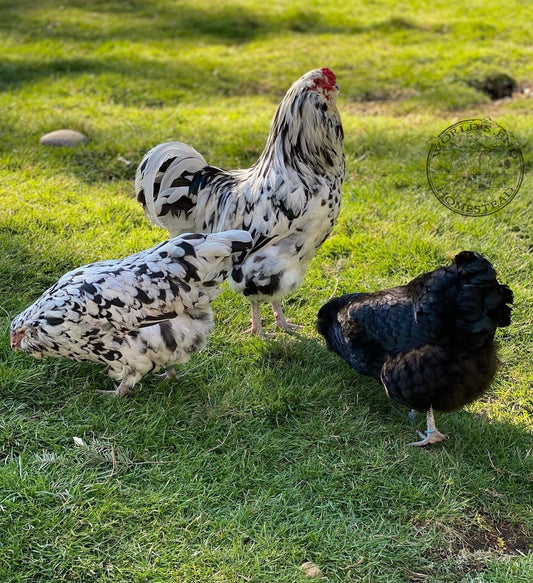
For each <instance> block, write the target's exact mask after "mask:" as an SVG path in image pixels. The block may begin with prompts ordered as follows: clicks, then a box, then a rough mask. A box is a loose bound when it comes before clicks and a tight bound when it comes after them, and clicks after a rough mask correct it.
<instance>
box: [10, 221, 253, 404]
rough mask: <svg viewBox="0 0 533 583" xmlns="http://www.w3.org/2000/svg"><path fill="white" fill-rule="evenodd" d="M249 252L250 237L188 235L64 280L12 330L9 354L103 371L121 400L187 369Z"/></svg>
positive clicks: (241, 233)
mask: <svg viewBox="0 0 533 583" xmlns="http://www.w3.org/2000/svg"><path fill="white" fill-rule="evenodd" d="M250 247H251V237H250V235H249V234H248V233H246V232H245V231H227V232H222V233H216V234H210V235H206V234H184V235H182V236H180V237H176V238H174V239H169V240H168V241H165V242H163V243H160V244H159V245H156V246H155V247H152V248H151V249H147V250H145V251H141V252H140V253H136V254H135V255H130V256H129V257H126V258H125V259H119V260H109V261H99V262H96V263H91V264H89V265H84V266H83V267H79V268H77V269H74V270H72V271H70V272H68V273H67V274H65V275H64V276H63V277H61V279H60V280H59V281H58V282H57V283H56V284H55V285H53V286H52V287H51V288H50V289H48V290H47V291H45V292H44V293H43V294H42V296H41V297H40V298H39V299H38V300H37V301H36V302H35V303H34V304H32V305H31V306H30V307H29V308H27V309H26V310H24V311H23V312H22V313H20V314H19V315H18V316H17V317H16V318H15V319H14V320H13V322H12V323H11V331H10V333H11V348H12V349H13V350H23V351H25V352H28V353H29V354H31V355H33V356H35V357H37V358H40V357H42V356H59V357H67V358H71V359H73V360H76V361H83V360H89V361H96V362H101V363H103V364H106V365H107V367H108V374H109V376H110V377H112V378H113V379H115V380H117V381H120V384H119V385H118V386H117V387H116V390H114V391H102V392H106V393H110V394H113V395H117V396H122V395H125V394H127V393H129V392H130V391H131V389H132V388H133V386H134V385H135V384H136V383H137V382H138V381H139V380H140V379H141V378H142V377H143V376H144V375H146V374H147V373H149V372H152V371H156V370H157V369H159V368H161V367H165V368H167V369H168V367H170V366H172V365H173V364H178V363H184V362H187V361H188V360H189V358H190V357H191V355H192V353H194V352H195V351H197V350H200V349H201V348H203V347H204V346H205V344H206V341H207V337H208V335H209V333H210V332H211V331H212V329H213V327H214V323H213V313H212V310H211V302H212V301H213V300H214V299H215V297H216V296H217V295H218V293H219V284H220V283H221V282H222V281H223V280H224V279H226V277H227V275H228V273H229V271H231V269H233V267H234V263H233V262H234V261H238V260H239V259H241V258H242V257H243V256H244V255H245V253H246V252H247V250H248V249H249V248H250Z"/></svg>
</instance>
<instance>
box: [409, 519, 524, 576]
mask: <svg viewBox="0 0 533 583" xmlns="http://www.w3.org/2000/svg"><path fill="white" fill-rule="evenodd" d="M415 528H416V529H417V531H418V533H419V534H420V535H422V536H424V535H425V534H427V530H428V529H430V528H431V529H433V528H435V529H436V530H438V531H441V532H442V535H443V538H444V539H445V541H446V542H447V543H448V544H447V545H445V546H446V547H447V548H442V547H440V548H439V549H435V550H434V551H433V550H431V551H429V553H428V554H427V555H426V558H427V559H428V564H426V565H424V567H422V568H418V569H413V570H412V571H408V572H406V578H407V580H408V581H411V582H413V583H420V582H428V581H436V580H439V581H440V580H442V579H443V577H445V580H446V581H447V582H448V583H454V582H455V581H464V577H465V575H475V574H478V573H481V572H483V571H484V570H485V569H486V568H487V564H488V563H489V562H490V561H494V560H496V561H499V560H502V561H505V560H507V559H509V558H511V557H514V556H524V555H527V554H528V553H530V552H532V550H533V535H532V534H531V533H530V532H528V531H527V529H526V527H525V526H523V525H520V524H512V523H510V522H508V521H506V520H502V519H500V518H496V517H492V516H490V515H489V514H488V513H485V512H482V513H479V514H477V515H476V516H475V517H474V518H472V517H469V516H465V523H464V524H459V523H458V522H457V521H456V522H449V523H443V524H438V525H435V524H431V523H429V522H425V523H424V524H422V523H418V524H415Z"/></svg>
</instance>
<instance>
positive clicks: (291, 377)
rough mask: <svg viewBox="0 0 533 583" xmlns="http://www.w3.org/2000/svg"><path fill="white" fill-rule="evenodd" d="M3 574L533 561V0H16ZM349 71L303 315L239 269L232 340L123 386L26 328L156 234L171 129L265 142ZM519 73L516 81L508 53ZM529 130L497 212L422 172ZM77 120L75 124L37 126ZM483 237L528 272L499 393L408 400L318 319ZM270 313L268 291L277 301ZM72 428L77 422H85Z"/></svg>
mask: <svg viewBox="0 0 533 583" xmlns="http://www.w3.org/2000/svg"><path fill="white" fill-rule="evenodd" d="M0 14H1V15H2V17H1V18H0V40H1V43H2V59H1V61H0V112H1V116H0V129H1V136H2V139H1V142H0V177H1V180H0V332H1V338H0V396H1V397H0V398H1V400H0V454H1V458H0V459H1V462H2V464H1V465H0V581H2V583H4V582H30V581H31V582H36V581H43V582H60V581H61V582H62V581H78V582H80V583H81V582H83V583H87V582H120V583H121V582H125V581H131V582H135V583H137V582H154V583H163V582H165V583H166V582H175V581H179V582H186V583H203V582H206V583H208V582H241V581H242V582H244V581H251V582H265V583H267V582H268V583H270V582H276V583H278V582H280V583H296V582H303V581H305V580H307V578H306V576H305V575H304V574H303V573H302V572H301V571H300V568H299V567H300V565H302V564H303V563H305V562H306V561H311V562H313V563H314V564H316V565H317V566H318V567H319V568H320V569H321V571H322V573H323V576H324V578H325V580H327V581H331V582H359V581H362V582H368V583H403V582H414V583H431V582H435V583H441V582H446V583H455V582H457V583H463V582H465V583H466V582H472V583H473V582H475V583H481V582H483V583H486V582H490V583H494V582H502V583H507V582H508V581H513V582H514V581H516V582H529V581H531V580H532V579H533V553H532V548H533V510H532V508H533V440H532V429H533V397H532V390H531V388H532V384H533V370H532V351H531V347H532V340H533V338H532V331H531V327H532V326H531V324H532V321H533V292H532V289H533V252H532V251H533V218H532V213H531V200H532V196H533V184H532V180H531V160H532V148H531V144H532V140H533V117H532V116H531V112H532V109H533V100H532V98H531V91H533V65H532V62H533V50H532V46H533V45H532V42H531V40H532V30H531V14H530V7H528V6H527V2H518V1H517V0H511V1H510V2H507V3H505V4H504V3H502V2H499V1H498V2H497V1H495V0H486V1H482V0H478V1H475V2H466V1H465V0H462V1H460V2H449V1H448V2H444V1H441V0H437V1H435V2H432V3H431V8H430V9H429V8H428V5H427V4H426V3H422V2H418V1H417V0H406V1H404V2H401V3H397V2H393V1H392V0H375V1H366V2H358V1H356V0H346V1H345V2H342V3H340V2H333V1H329V0H321V1H318V0H316V1H315V0H311V1H307V2H298V1H297V0H292V1H291V0H276V1H275V2H271V3H267V4H264V3H263V2H259V0H221V1H219V2H217V3H214V2H209V1H208V0H197V1H195V2H185V1H177V0H176V1H171V0H161V1H158V2H155V1H153V0H145V1H143V2H140V1H138V0H124V1H119V0H116V1H104V0H94V1H93V2H90V3H89V2H85V1H82V0H63V1H60V0H40V1H39V2H34V1H31V2H30V1H29V0H20V1H19V2H12V1H9V2H8V1H7V0H0ZM323 66H327V67H330V68H331V69H332V70H333V71H334V72H335V73H336V75H337V78H338V82H339V84H340V85H341V94H340V97H339V102H338V108H339V111H340V113H341V116H342V119H343V124H344V129H345V134H346V158H347V179H346V183H345V186H344V191H343V206H342V210H341V214H340V217H339V221H338V224H337V225H336V228H335V230H334V233H333V234H332V235H331V237H330V238H329V239H328V240H327V241H326V242H325V243H324V245H323V246H322V247H321V249H320V250H319V252H318V254H317V256H316V257H315V259H314V260H313V262H312V264H311V267H310V269H309V272H308V274H307V277H306V280H305V283H304V285H303V286H302V287H301V288H300V289H299V290H298V291H297V292H296V293H294V294H293V295H292V296H290V297H289V298H287V299H286V300H285V303H284V308H285V311H286V314H287V316H288V317H289V318H290V319H291V320H293V321H295V322H298V323H301V324H304V329H303V333H302V334H301V335H300V336H289V335H286V334H283V333H276V337H275V338H274V339H271V340H263V339H256V338H250V337H249V336H246V335H244V334H243V332H244V330H245V329H246V328H247V326H248V323H249V305H248V303H247V302H246V301H245V299H243V298H242V297H240V296H237V295H235V294H233V293H232V292H231V291H230V290H229V289H228V287H227V285H224V286H223V292H222V294H221V296H220V297H219V298H218V299H217V300H216V302H215V304H214V311H215V317H216V328H215V332H214V334H213V335H212V337H211V339H210V342H209V344H208V347H207V348H206V350H205V351H204V352H202V353H200V354H197V355H195V356H194V357H193V358H192V360H191V361H190V362H189V363H188V364H186V365H183V366H180V367H179V368H178V369H177V373H178V374H177V379H176V380H174V381H171V382H160V380H159V379H157V378H155V377H153V376H148V377H145V379H144V380H143V381H142V382H141V383H139V385H138V386H137V388H136V391H135V393H134V394H133V395H132V396H130V397H128V398H124V399H110V398H106V397H104V396H102V395H100V394H98V393H97V392H96V390H97V389H100V388H104V389H109V388H111V380H110V379H109V378H108V377H107V376H105V375H104V374H103V370H102V367H100V366H98V365H92V364H80V363H75V362H70V361H66V360H52V359H47V360H42V361H39V360H35V359H33V358H31V357H29V356H27V355H25V354H22V353H13V352H11V350H10V348H9V333H8V331H9V323H10V321H11V319H12V318H13V317H14V316H15V315H16V314H17V313H18V312H20V311H21V310H22V309H24V308H25V307H26V306H28V305H29V304H30V303H31V302H32V301H34V300H35V299H36V298H37V297H38V296H39V295H40V294H41V293H42V292H43V291H44V289H46V288H47V287H48V286H50V285H51V284H52V283H54V282H55V281H56V280H57V279H58V278H59V276H60V275H62V274H63V273H64V272H66V271H67V270H69V269H72V268H74V267H75V266H78V265H81V264H84V263H89V262H91V261H95V260H99V259H105V258H112V257H113V258H114V257H122V256H125V255H127V254H130V253H133V252H136V251H139V250H141V249H143V248H146V247H149V246H151V245H153V244H155V243H157V242H159V241H161V240H163V239H164V238H166V232H165V231H163V230H161V229H158V228H156V227H153V226H151V225H150V224H149V223H148V222H147V221H146V219H145V218H144V215H143V213H142V209H141V207H140V206H139V205H138V203H137V202H136V201H135V199H134V196H133V178H134V174H135V168H136V166H137V164H138V163H139V161H140V160H141V158H142V156H143V154H144V153H145V152H146V151H147V150H148V149H150V148H151V147H152V146H153V145H155V144H157V143H159V142H163V141H168V140H180V141H185V142H188V143H190V144H191V145H192V146H193V147H195V148H196V149H197V150H199V151H200V152H201V153H202V154H203V155H204V156H205V158H206V159H207V160H208V161H209V162H210V163H212V164H214V165H218V166H222V167H227V168H231V167H245V166H248V165H250V164H251V163H253V162H254V161H255V159H256V158H257V156H258V155H259V154H260V152H261V151H262V148H263V146H264V143H265V140H266V136H267V133H268V128H269V124H270V120H271V119H272V116H273V114H274V111H275V108H276V106H277V104H278V103H279V101H280V100H281V98H282V96H283V94H284V93H285V91H286V90H287V88H288V87H289V85H290V84H291V83H292V82H293V81H294V80H296V79H297V78H298V77H299V76H301V75H302V74H303V73H304V72H306V71H308V70H310V69H314V68H318V67H323ZM500 73H506V74H508V75H510V76H511V77H512V78H513V79H514V80H515V81H516V90H515V92H514V95H513V97H512V98H504V99H499V100H492V99H491V98H490V96H489V95H488V94H487V93H485V92H484V91H483V87H484V82H485V79H486V78H487V77H488V76H491V75H494V74H500ZM484 117H490V118H492V119H493V120H495V121H496V122H497V123H499V124H500V125H502V126H503V127H504V128H505V129H507V130H509V131H511V132H513V134H514V136H515V138H516V139H517V140H518V141H519V143H520V145H521V150H522V154H523V158H524V180H523V183H522V186H521V188H520V190H519V192H518V194H517V195H516V196H515V198H514V199H513V201H512V202H511V203H510V204H509V205H508V206H506V207H505V208H503V209H502V210H500V211H499V212H497V213H494V214H492V215H489V216H483V217H466V216H462V215H459V214H456V213H453V212H451V211H450V210H449V209H448V208H446V207H445V206H443V205H442V204H440V203H439V201H438V200H437V198H436V197H435V196H434V195H433V193H432V191H431V189H430V187H429V185H428V181H427V177H426V158H427V155H428V151H429V148H430V144H431V143H432V140H433V139H434V138H435V137H436V136H438V135H439V134H440V133H441V132H442V131H444V130H445V129H446V128H447V127H448V126H450V125H452V124H453V123H456V122H458V121H460V120H463V119H471V118H484ZM62 127H69V128H72V129H76V130H79V131H81V132H83V133H84V134H86V135H87V137H88V143H87V145H85V146H81V147H78V148H49V147H45V146H41V145H40V144H39V137H40V136H41V135H43V134H44V133H46V132H49V131H52V130H55V129H59V128H62ZM463 249H471V250H475V251H478V252H479V253H482V254H483V255H485V256H486V257H487V258H489V259H490V260H491V261H492V263H493V264H494V266H495V267H496V269H497V271H498V274H499V279H500V281H501V282H502V283H507V284H509V285H510V286H511V288H512V289H513V291H514V294H515V309H514V312H513V323H512V325H511V326H510V327H509V328H505V329H502V330H500V331H499V332H498V341H499V343H500V346H501V349H500V355H501V361H502V366H501V369H500V371H499V373H498V376H497V378H496V380H495V381H494V383H493V386H492V388H491V390H490V392H489V393H488V394H487V395H486V396H485V397H484V398H483V399H481V400H480V401H478V402H476V403H474V404H473V405H471V406H469V407H467V408H466V409H465V410H464V411H461V412H458V413H453V414H440V415H439V414H437V423H438V426H439V429H441V430H442V431H443V432H445V433H447V434H449V435H450V439H449V440H448V441H446V442H444V443H442V444H441V445H438V446H435V447H433V448H426V449H418V448H412V447H409V445H408V444H409V442H411V441H413V439H414V438H415V437H416V435H415V431H416V429H423V427H424V423H423V419H422V418H420V419H418V420H417V421H416V422H414V423H413V422H411V421H409V420H408V419H407V416H406V413H407V411H406V410H404V409H403V408H401V407H400V406H397V405H395V404H394V403H393V402H392V401H390V400H389V399H388V398H387V396H386V395H385V393H384V391H383V388H382V387H381V386H380V385H379V384H378V383H377V382H375V381H373V380H371V379H368V378H365V377H361V376H359V375H357V374H356V373H355V372H354V371H353V370H351V369H350V368H349V367H348V366H347V365H345V363H344V362H342V361H341V360H340V359H338V357H336V356H335V355H334V354H332V353H329V352H328V351H327V350H326V348H325V346H324V343H323V341H322V339H321V338H320V337H319V336H318V334H317V333H316V331H315V319H316V313H317V311H318V309H319V308H320V306H321V305H322V304H323V303H324V302H325V301H326V300H327V299H329V298H330V297H331V296H332V295H339V294H341V293H347V292H352V291H364V290H376V289H381V288H385V287H392V286H395V285H399V284H402V283H406V282H407V281H409V280H410V279H412V278H413V277H415V276H416V275H418V274H420V273H422V272H424V271H429V270H431V269H434V268H436V267H437V266H439V265H443V264H445V263H447V262H449V261H450V260H451V259H452V258H453V256H454V255H455V254H456V253H457V252H459V251H461V250H463ZM263 314H264V317H265V322H266V328H267V331H274V327H273V325H272V316H271V314H270V312H269V311H268V310H267V307H266V306H265V308H264V311H263ZM74 438H76V439H74Z"/></svg>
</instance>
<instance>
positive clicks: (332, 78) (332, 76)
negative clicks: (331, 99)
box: [320, 67, 337, 85]
mask: <svg viewBox="0 0 533 583" xmlns="http://www.w3.org/2000/svg"><path fill="white" fill-rule="evenodd" d="M320 72H321V73H322V74H323V75H325V76H326V77H327V78H328V81H329V82H330V83H331V85H335V83H336V82H337V78H336V77H335V73H334V72H333V71H332V70H331V69H328V68H327V67H324V68H323V69H320Z"/></svg>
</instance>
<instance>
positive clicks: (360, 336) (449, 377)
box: [318, 251, 513, 411]
mask: <svg viewBox="0 0 533 583" xmlns="http://www.w3.org/2000/svg"><path fill="white" fill-rule="evenodd" d="M512 302H513V294H512V292H511V290H510V289H509V287H508V286H506V285H501V284H500V283H499V282H498V280H497V279H496V273H495V271H494V268H493V267H492V265H491V264H490V263H489V262H488V261H487V260H486V259H484V258H483V257H481V256H480V255H478V254H477V253H473V252H470V251H463V252H461V253H459V254H458V255H457V256H456V257H455V261H454V262H453V263H452V264H451V265H450V266H448V267H441V268H439V269H436V270H435V271H432V272H430V273H426V274H423V275H420V276H418V277H417V278H416V279H414V280H413V281H411V282H410V283H408V284H407V285H403V286H399V287H395V288H392V289H389V290H385V291H378V292H374V293H358V294H357V293H356V294H348V295H345V296H342V297H338V298H335V299H333V300H331V301H330V302H328V303H327V304H325V305H324V306H323V307H322V308H321V309H320V311H319V313H318V331H319V332H320V334H322V335H323V336H324V337H325V339H326V343H327V345H328V348H329V349H330V350H332V351H334V352H336V353H337V354H339V355H340V356H341V357H342V358H344V359H345V360H346V361H347V362H348V363H349V364H350V366H352V367H353V368H354V369H355V370H357V371H358V372H359V373H361V374H364V375H369V376H372V377H374V378H376V379H378V380H381V381H382V382H383V384H384V385H385V388H386V390H387V393H388V395H389V396H390V397H392V398H393V399H395V400H396V401H398V402H399V403H401V404H402V405H405V406H408V407H411V408H413V409H416V410H418V411H428V410H429V409H430V407H432V408H434V409H437V410H441V411H452V410H456V409H460V408H462V407H463V406H464V405H466V404H468V403H471V402H472V401H474V400H475V399H477V398H478V397H480V396H481V395H482V394H483V393H484V392H485V391H486V390H487V389H488V388H489V386H490V383H491V381H492V380H493V378H494V374H495V372H496V369H497V365H498V360H497V354H496V346H495V344H494V334H495V331H496V328H498V327H504V326H508V325H509V324H510V322H511V304H512Z"/></svg>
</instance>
